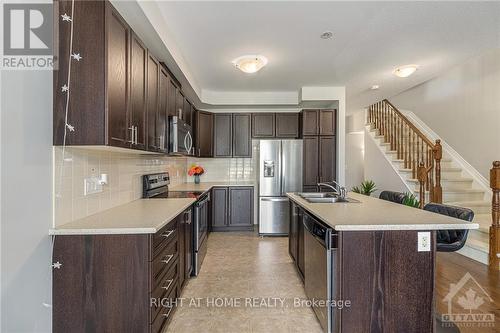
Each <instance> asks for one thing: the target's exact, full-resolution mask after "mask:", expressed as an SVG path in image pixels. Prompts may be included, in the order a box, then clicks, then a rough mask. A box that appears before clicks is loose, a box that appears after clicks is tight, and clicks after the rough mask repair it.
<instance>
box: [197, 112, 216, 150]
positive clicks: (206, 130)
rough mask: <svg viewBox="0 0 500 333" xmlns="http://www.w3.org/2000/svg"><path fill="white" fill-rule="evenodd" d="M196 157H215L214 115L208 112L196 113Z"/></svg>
mask: <svg viewBox="0 0 500 333" xmlns="http://www.w3.org/2000/svg"><path fill="white" fill-rule="evenodd" d="M195 119H196V120H195V127H196V149H197V151H196V153H197V154H196V155H197V156H198V157H213V154H214V152H213V142H214V114H213V113H210V112H206V111H196V112H195Z"/></svg>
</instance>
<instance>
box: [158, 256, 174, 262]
mask: <svg viewBox="0 0 500 333" xmlns="http://www.w3.org/2000/svg"><path fill="white" fill-rule="evenodd" d="M173 257H174V255H173V254H169V255H167V256H165V259H162V260H161V262H162V263H164V264H168V263H169V262H170V260H172V258H173Z"/></svg>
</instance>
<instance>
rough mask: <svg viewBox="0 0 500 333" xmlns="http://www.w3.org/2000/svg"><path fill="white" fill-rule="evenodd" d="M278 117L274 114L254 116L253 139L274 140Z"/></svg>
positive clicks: (256, 114) (257, 114) (254, 114)
mask: <svg viewBox="0 0 500 333" xmlns="http://www.w3.org/2000/svg"><path fill="white" fill-rule="evenodd" d="M275 121H276V116H275V114H274V113H253V114H252V137H254V138H274V137H275V135H276V131H275Z"/></svg>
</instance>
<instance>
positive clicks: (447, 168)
mask: <svg viewBox="0 0 500 333" xmlns="http://www.w3.org/2000/svg"><path fill="white" fill-rule="evenodd" d="M392 108H394V109H395V107H394V106H392V105H391V104H390V103H389V102H388V101H386V100H384V101H382V102H379V103H377V104H375V105H374V106H371V107H370V110H369V114H368V124H367V126H366V129H367V132H368V133H369V135H371V136H372V138H373V139H374V140H375V142H376V143H377V145H378V147H379V148H380V150H381V151H382V152H383V153H384V154H385V157H386V159H387V160H388V161H389V162H390V163H391V164H392V166H393V167H394V169H395V170H396V172H397V173H398V175H399V177H400V178H401V179H402V181H403V182H404V183H405V185H406V187H407V189H408V191H409V192H412V193H413V194H415V195H416V196H417V197H418V198H419V199H420V196H421V193H420V192H421V191H420V185H421V182H420V181H419V179H417V178H418V174H419V170H421V172H423V173H424V176H422V177H421V181H422V185H423V186H424V191H422V194H423V196H424V202H425V203H428V202H430V201H433V202H439V201H441V200H442V203H444V204H447V205H454V206H460V207H466V208H470V209H471V210H472V211H474V214H475V216H474V222H476V223H478V224H479V230H471V232H470V233H469V236H468V238H467V243H466V246H465V247H464V248H462V250H460V251H459V253H461V254H463V255H465V256H467V257H470V258H472V259H474V260H477V261H480V262H482V263H484V264H488V253H489V228H490V226H491V199H490V197H489V195H490V194H489V193H488V191H487V189H485V188H484V186H481V184H478V182H477V181H475V180H474V179H473V177H472V176H471V174H469V173H468V172H467V170H466V169H464V168H462V167H461V164H460V162H459V161H458V160H457V158H454V157H452V156H453V154H451V153H450V152H449V151H448V150H447V149H446V148H443V149H442V158H441V160H440V161H432V159H431V158H429V152H431V155H432V150H433V149H434V150H435V149H436V145H439V146H440V143H439V140H438V142H437V144H434V143H433V142H432V141H431V140H430V139H427V137H428V136H426V135H424V134H423V133H424V132H425V129H424V128H421V127H420V126H419V124H417V123H414V122H411V121H410V119H408V118H407V117H405V116H404V115H403V114H402V113H401V112H400V111H398V110H397V109H395V110H396V112H397V113H396V112H394V111H393V110H392ZM387 110H389V112H388V113H385V112H386V111H387ZM380 111H382V119H383V122H384V123H385V125H383V124H382V122H381V121H380V120H375V119H374V112H380ZM384 113H385V115H384ZM378 116H380V114H379V115H378ZM401 117H404V120H401V119H400V118H401ZM407 122H408V123H407ZM409 123H411V124H409ZM384 126H385V129H384ZM416 132H418V133H416ZM421 136H425V138H422V137H421ZM395 138H396V142H394V140H395ZM391 141H392V143H391ZM438 148H439V149H441V147H438ZM419 163H421V166H420V168H421V169H419V167H418V165H417V164H419ZM436 164H438V165H439V169H440V170H438V171H436ZM425 173H427V177H426V176H425ZM437 174H439V175H440V177H439V178H440V179H438V180H436V175H437ZM424 179H425V181H424ZM436 182H437V183H440V184H436ZM424 184H425V185H424ZM436 185H440V186H441V189H439V190H438V192H433V189H434V188H435V187H436ZM440 199H441V200H440Z"/></svg>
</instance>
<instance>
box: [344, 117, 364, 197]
mask: <svg viewBox="0 0 500 333" xmlns="http://www.w3.org/2000/svg"><path fill="white" fill-rule="evenodd" d="M364 127H365V112H364V110H363V111H359V112H356V113H352V114H350V115H348V116H347V117H346V141H345V142H346V143H345V158H346V162H345V163H346V171H345V172H346V174H345V177H346V183H345V184H346V187H347V188H348V189H351V188H352V187H353V186H356V185H359V184H361V182H362V181H363V180H364V163H365V162H364V156H365V142H364V134H365V132H364Z"/></svg>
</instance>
